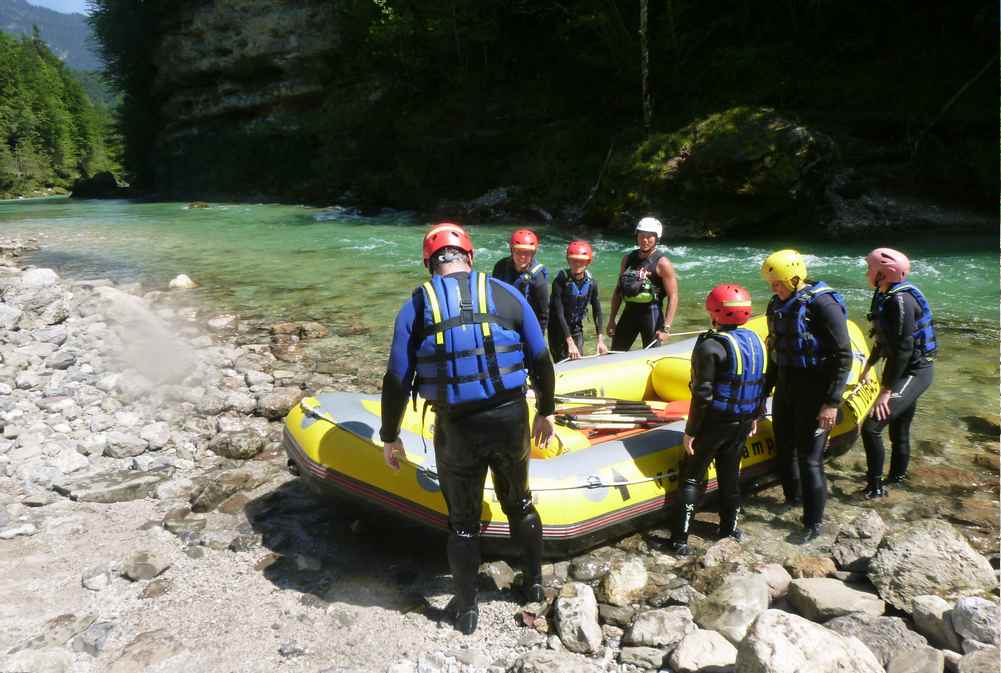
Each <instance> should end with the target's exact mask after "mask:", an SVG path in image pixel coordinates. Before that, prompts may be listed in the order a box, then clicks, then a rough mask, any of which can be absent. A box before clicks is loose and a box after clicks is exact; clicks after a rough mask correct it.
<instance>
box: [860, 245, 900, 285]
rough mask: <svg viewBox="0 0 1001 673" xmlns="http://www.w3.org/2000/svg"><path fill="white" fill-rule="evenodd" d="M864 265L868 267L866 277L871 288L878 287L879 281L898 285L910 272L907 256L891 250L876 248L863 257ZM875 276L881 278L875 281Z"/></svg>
mask: <svg viewBox="0 0 1001 673" xmlns="http://www.w3.org/2000/svg"><path fill="white" fill-rule="evenodd" d="M865 263H866V264H867V265H868V266H869V270H868V272H866V277H867V278H868V279H869V285H871V286H873V287H878V284H879V282H880V281H882V282H884V283H899V282H900V281H902V280H903V279H904V278H906V277H907V274H908V273H910V270H911V260H909V259H907V255H905V254H904V253H902V252H900V251H899V250H894V249H893V248H876V249H875V250H873V251H872V252H870V253H869V254H868V255H866V256H865ZM877 276H881V277H880V278H879V279H878V280H877Z"/></svg>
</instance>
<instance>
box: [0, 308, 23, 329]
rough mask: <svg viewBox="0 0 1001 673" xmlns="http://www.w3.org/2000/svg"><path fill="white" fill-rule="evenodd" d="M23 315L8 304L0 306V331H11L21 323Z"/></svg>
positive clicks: (19, 310)
mask: <svg viewBox="0 0 1001 673" xmlns="http://www.w3.org/2000/svg"><path fill="white" fill-rule="evenodd" d="M22 315H23V313H22V311H21V309H18V308H14V307H13V306H10V305H8V304H0V329H3V330H13V329H15V328H16V327H17V324H18V323H19V322H20V321H21V316H22Z"/></svg>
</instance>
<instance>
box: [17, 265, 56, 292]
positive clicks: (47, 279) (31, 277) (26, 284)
mask: <svg viewBox="0 0 1001 673" xmlns="http://www.w3.org/2000/svg"><path fill="white" fill-rule="evenodd" d="M58 282H59V274H57V273H56V272H55V271H53V270H52V269H28V270H27V271H25V272H24V273H22V274H21V277H20V279H19V285H20V286H21V287H22V288H31V289H37V288H43V287H52V286H53V285H55V284H56V283H58Z"/></svg>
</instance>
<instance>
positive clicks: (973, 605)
mask: <svg viewBox="0 0 1001 673" xmlns="http://www.w3.org/2000/svg"><path fill="white" fill-rule="evenodd" d="M951 617H952V626H953V628H955V629H956V633H957V634H958V635H959V637H960V638H965V639H969V640H975V641H977V642H980V643H988V644H991V645H998V644H1001V639H999V636H1001V634H999V633H998V627H999V625H998V604H997V603H995V602H994V601H989V600H987V599H986V598H980V597H979V596H966V597H963V598H960V599H959V600H958V601H957V602H956V607H954V608H953V609H952V614H951Z"/></svg>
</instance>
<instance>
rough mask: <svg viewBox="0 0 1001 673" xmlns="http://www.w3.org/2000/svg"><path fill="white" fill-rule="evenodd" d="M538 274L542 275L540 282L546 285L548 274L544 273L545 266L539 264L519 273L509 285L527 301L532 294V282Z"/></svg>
mask: <svg viewBox="0 0 1001 673" xmlns="http://www.w3.org/2000/svg"><path fill="white" fill-rule="evenodd" d="M540 273H541V274H542V280H543V281H544V282H545V283H546V284H548V283H549V273H548V272H547V271H546V267H545V265H544V264H542V263H541V262H540V263H539V264H536V265H535V266H533V267H532V268H530V269H528V270H527V271H522V272H521V273H519V274H518V276H517V277H516V278H515V279H514V282H513V283H511V285H513V286H514V288H515V289H516V290H518V292H521V293H522V294H523V295H524V296H525V298H526V299H528V297H529V295H530V294H531V293H532V284H533V281H534V280H535V278H536V276H538V275H539V274H540Z"/></svg>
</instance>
